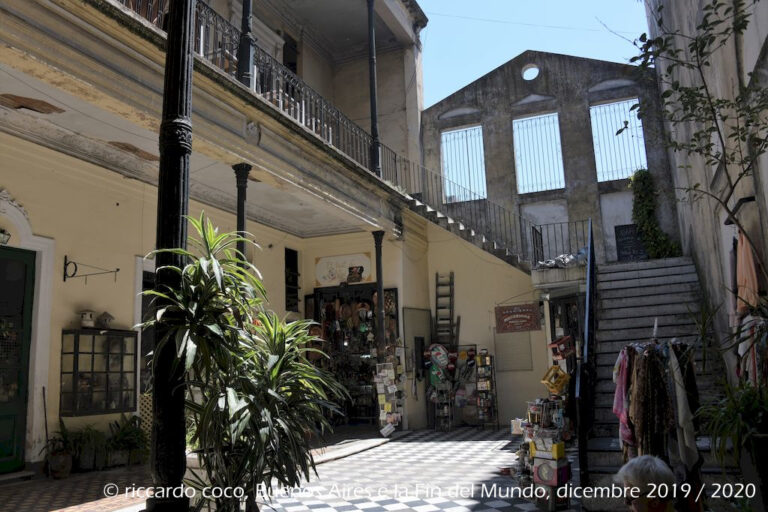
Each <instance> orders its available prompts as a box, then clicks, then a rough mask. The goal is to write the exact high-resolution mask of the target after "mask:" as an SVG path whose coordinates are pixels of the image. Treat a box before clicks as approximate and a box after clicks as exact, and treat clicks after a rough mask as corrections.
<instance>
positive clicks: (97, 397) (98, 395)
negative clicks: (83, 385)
mask: <svg viewBox="0 0 768 512" xmlns="http://www.w3.org/2000/svg"><path fill="white" fill-rule="evenodd" d="M93 408H94V409H99V410H105V409H106V408H107V394H106V393H105V392H103V391H99V392H94V393H93Z"/></svg>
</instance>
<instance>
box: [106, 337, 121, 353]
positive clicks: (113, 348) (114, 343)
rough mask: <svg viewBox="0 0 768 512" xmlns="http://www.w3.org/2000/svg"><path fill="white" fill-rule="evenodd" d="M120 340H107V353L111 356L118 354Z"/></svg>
mask: <svg viewBox="0 0 768 512" xmlns="http://www.w3.org/2000/svg"><path fill="white" fill-rule="evenodd" d="M122 345H123V340H122V338H109V352H110V353H112V354H119V353H120V349H121V348H122Z"/></svg>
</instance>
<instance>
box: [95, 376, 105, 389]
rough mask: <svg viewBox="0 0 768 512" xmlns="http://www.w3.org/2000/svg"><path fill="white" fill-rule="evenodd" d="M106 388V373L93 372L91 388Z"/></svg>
mask: <svg viewBox="0 0 768 512" xmlns="http://www.w3.org/2000/svg"><path fill="white" fill-rule="evenodd" d="M106 389H107V374H106V373H94V374H93V390H94V391H104V390H106Z"/></svg>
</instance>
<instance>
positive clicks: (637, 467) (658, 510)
mask: <svg viewBox="0 0 768 512" xmlns="http://www.w3.org/2000/svg"><path fill="white" fill-rule="evenodd" d="M616 481H617V482H618V483H619V484H621V485H623V486H624V488H625V489H627V494H626V503H627V506H628V507H629V510H632V511H633V512H666V511H668V510H673V507H674V500H673V499H671V496H672V494H673V492H672V486H673V485H675V482H676V481H675V475H674V473H672V470H671V469H669V466H667V465H666V464H665V463H664V461H663V460H661V459H659V458H658V457H654V456H652V455H641V456H640V457H635V458H634V459H631V460H630V461H629V462H627V463H626V464H624V466H622V468H621V469H620V470H619V472H618V473H617V474H616ZM651 484H654V485H655V486H659V485H662V484H664V485H666V488H667V490H668V495H669V496H670V499H660V498H659V497H658V496H654V497H650V496H648V494H649V493H651V492H652V491H653V490H654V487H653V486H652V485H651ZM664 485H662V489H663V487H664ZM630 489H635V491H634V494H630V492H629V491H630ZM655 489H656V494H662V495H664V493H663V490H662V492H661V493H659V489H658V487H656V488H655ZM633 496H637V497H636V498H635V497H633Z"/></svg>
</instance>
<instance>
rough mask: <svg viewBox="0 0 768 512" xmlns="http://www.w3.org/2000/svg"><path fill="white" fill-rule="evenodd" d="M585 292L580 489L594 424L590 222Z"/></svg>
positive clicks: (579, 379)
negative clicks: (590, 433) (590, 434)
mask: <svg viewBox="0 0 768 512" xmlns="http://www.w3.org/2000/svg"><path fill="white" fill-rule="evenodd" d="M588 223H589V224H588V227H587V232H588V235H589V236H588V242H587V289H586V294H585V297H584V335H583V337H582V339H583V345H582V347H581V354H580V356H579V359H578V362H577V369H576V386H575V398H576V429H577V437H578V449H579V471H580V475H581V485H582V486H588V485H589V461H588V458H587V449H588V443H589V432H590V430H591V429H592V425H593V424H594V420H595V409H594V405H595V404H594V396H595V383H596V373H597V372H596V362H597V347H596V344H597V340H596V333H597V266H596V260H595V244H594V240H593V238H592V219H590V220H589V221H588Z"/></svg>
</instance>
